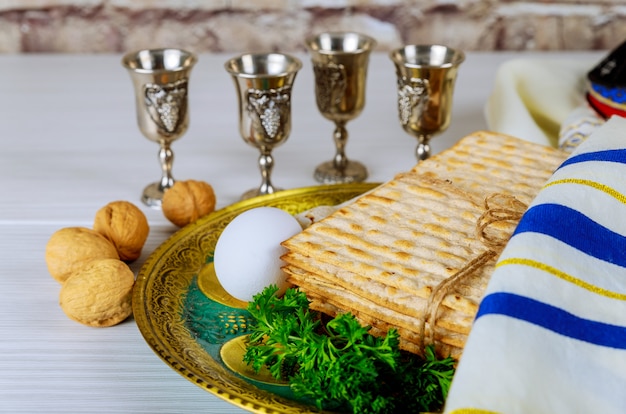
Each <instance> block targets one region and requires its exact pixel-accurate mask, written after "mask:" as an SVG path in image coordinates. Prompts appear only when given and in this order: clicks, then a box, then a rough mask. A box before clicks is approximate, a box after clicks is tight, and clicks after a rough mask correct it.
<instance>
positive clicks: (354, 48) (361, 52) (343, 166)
mask: <svg viewBox="0 0 626 414" xmlns="http://www.w3.org/2000/svg"><path fill="white" fill-rule="evenodd" d="M306 46H307V49H308V50H309V52H310V54H311V60H312V62H313V71H314V75H315V97H316V101H317V108H318V109H319V111H320V112H321V114H322V115H323V116H324V117H325V118H326V119H329V120H331V121H333V122H334V123H335V131H334V133H333V138H334V141H335V150H336V152H335V157H334V158H333V160H331V161H327V162H324V163H323V164H320V165H319V166H318V167H317V168H316V169H315V173H314V177H315V179H316V180H317V181H319V182H321V183H325V184H331V183H349V182H360V181H364V180H365V179H366V178H367V169H366V167H365V166H364V165H363V164H361V163H360V162H358V161H351V160H348V157H347V156H346V153H345V149H346V144H347V141H348V131H347V130H346V123H347V122H348V121H350V120H352V119H354V118H356V117H357V116H359V115H360V113H361V111H362V110H363V107H364V106H365V83H366V78H367V66H368V63H369V55H370V52H371V51H372V49H373V48H374V47H375V46H376V41H375V40H374V39H372V38H371V37H369V36H365V35H362V34H359V33H351V32H337V33H332V32H331V33H322V34H319V35H316V36H312V37H309V38H307V39H306Z"/></svg>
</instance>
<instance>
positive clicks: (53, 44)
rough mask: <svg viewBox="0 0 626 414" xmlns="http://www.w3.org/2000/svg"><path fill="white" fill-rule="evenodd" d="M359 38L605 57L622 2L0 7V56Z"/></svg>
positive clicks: (30, 3) (274, 46) (17, 1)
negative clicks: (326, 35)
mask: <svg viewBox="0 0 626 414" xmlns="http://www.w3.org/2000/svg"><path fill="white" fill-rule="evenodd" d="M325 30H356V31H361V32H364V33H367V34H370V35H371V36H374V37H375V38H376V39H377V40H378V42H379V45H378V48H379V49H380V50H389V49H391V48H392V47H396V46H398V45H400V44H407V43H444V44H447V45H449V46H453V47H458V48H462V49H464V50H594V49H610V48H613V47H615V46H617V45H618V44H619V43H621V42H622V41H623V40H624V39H626V4H625V2H624V1H623V0H588V1H576V0H536V1H525V0H519V1H514V0H405V1H399V0H0V53H28V52H42V53H43V52H46V53H111V52H112V53H119V52H124V51H127V50H133V49H138V48H144V47H163V46H172V47H182V48H187V49H189V50H191V51H194V52H199V53H200V52H241V51H272V50H281V51H300V50H303V39H304V37H305V36H307V35H309V34H311V33H314V32H319V31H325Z"/></svg>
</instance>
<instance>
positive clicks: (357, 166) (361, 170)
mask: <svg viewBox="0 0 626 414" xmlns="http://www.w3.org/2000/svg"><path fill="white" fill-rule="evenodd" d="M313 177H314V178H315V180H316V181H317V182H320V183H322V184H340V183H360V182H362V181H365V179H366V178H367V168H365V166H364V165H363V164H361V163H360V162H358V161H348V162H347V164H346V167H345V168H342V169H339V168H337V167H336V166H335V163H334V162H333V161H327V162H325V163H322V164H320V165H318V166H317V168H316V169H315V173H314V174H313Z"/></svg>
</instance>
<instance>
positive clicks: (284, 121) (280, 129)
mask: <svg viewBox="0 0 626 414" xmlns="http://www.w3.org/2000/svg"><path fill="white" fill-rule="evenodd" d="M301 67H302V62H301V61H300V60H299V59H297V58H295V57H293V56H290V55H286V54H282V53H259V54H244V55H240V56H238V57H235V58H233V59H230V60H229V61H228V62H226V64H225V68H226V71H227V72H228V73H230V74H231V76H232V78H233V81H234V83H235V88H236V90H237V96H238V103H239V133H240V134H241V137H242V138H243V139H244V141H245V142H247V143H248V144H250V145H252V146H253V147H255V148H257V149H259V151H260V152H261V154H260V156H259V160H258V163H259V169H260V170H261V185H260V186H259V188H255V189H252V190H250V191H247V192H245V193H244V194H243V196H242V197H241V198H242V199H247V198H250V197H255V196H258V195H264V194H272V193H274V192H276V191H278V190H279V189H278V188H276V187H274V186H273V185H272V182H271V177H270V176H271V173H272V169H273V167H274V158H273V157H272V150H273V149H274V148H275V147H277V146H279V145H281V144H283V143H284V142H285V141H286V140H287V138H288V137H289V134H290V132H291V90H292V88H293V83H294V80H295V78H296V74H297V73H298V71H299V70H300V68H301Z"/></svg>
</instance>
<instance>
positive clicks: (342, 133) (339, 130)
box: [333, 121, 348, 171]
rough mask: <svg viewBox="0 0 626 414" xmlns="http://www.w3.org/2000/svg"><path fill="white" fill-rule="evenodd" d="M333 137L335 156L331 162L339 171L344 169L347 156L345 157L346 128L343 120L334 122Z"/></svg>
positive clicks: (346, 163)
mask: <svg viewBox="0 0 626 414" xmlns="http://www.w3.org/2000/svg"><path fill="white" fill-rule="evenodd" d="M333 139H334V140H335V149H336V153H335V158H334V159H333V163H334V164H335V168H336V169H337V170H339V171H345V169H346V166H347V165H348V158H347V157H346V143H347V141H348V130H347V129H346V122H345V121H336V122H335V132H334V133H333Z"/></svg>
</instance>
